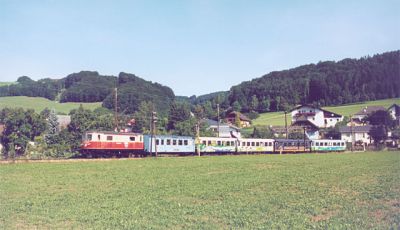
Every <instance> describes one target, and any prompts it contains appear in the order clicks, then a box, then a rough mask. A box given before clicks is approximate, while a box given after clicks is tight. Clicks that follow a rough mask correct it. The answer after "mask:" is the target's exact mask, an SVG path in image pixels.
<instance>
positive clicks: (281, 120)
mask: <svg viewBox="0 0 400 230" xmlns="http://www.w3.org/2000/svg"><path fill="white" fill-rule="evenodd" d="M394 103H397V104H400V98H397V99H386V100H377V101H368V102H364V103H357V104H350V105H342V106H330V107H323V109H326V110H328V111H331V112H334V113H338V114H341V115H343V116H350V115H352V114H355V113H357V112H358V111H360V110H361V109H362V108H364V107H365V106H376V105H380V106H383V107H385V108H388V107H389V106H391V105H393V104H394ZM287 120H288V124H290V121H291V118H290V114H288V116H287ZM253 125H255V126H260V125H272V126H284V125H285V114H284V113H283V112H271V113H263V114H260V117H258V118H257V119H255V120H253Z"/></svg>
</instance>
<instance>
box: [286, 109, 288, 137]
mask: <svg viewBox="0 0 400 230" xmlns="http://www.w3.org/2000/svg"><path fill="white" fill-rule="evenodd" d="M286 114H287V112H286V110H285V134H286V139H288V129H287V118H286Z"/></svg>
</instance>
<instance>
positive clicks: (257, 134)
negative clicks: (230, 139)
mask: <svg viewBox="0 0 400 230" xmlns="http://www.w3.org/2000/svg"><path fill="white" fill-rule="evenodd" d="M251 137H252V138H275V136H274V132H273V131H272V130H271V129H270V128H269V127H254V129H253V133H252V134H251Z"/></svg>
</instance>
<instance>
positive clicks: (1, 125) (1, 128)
mask: <svg viewBox="0 0 400 230" xmlns="http://www.w3.org/2000/svg"><path fill="white" fill-rule="evenodd" d="M4 129H5V125H4V124H0V136H1V135H3V132H4ZM1 151H3V143H1V142H0V152H1Z"/></svg>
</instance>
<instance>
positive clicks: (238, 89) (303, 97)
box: [226, 50, 400, 112]
mask: <svg viewBox="0 0 400 230" xmlns="http://www.w3.org/2000/svg"><path fill="white" fill-rule="evenodd" d="M395 97H400V51H399V50H398V51H393V52H387V53H383V54H379V55H374V56H373V57H363V58H360V59H344V60H341V61H338V62H334V61H325V62H319V63H318V64H310V65H304V66H300V67H297V68H293V69H289V70H284V71H276V72H271V73H269V74H266V75H264V76H262V77H261V78H257V79H254V80H251V81H247V82H243V83H241V84H239V85H237V86H233V87H232V88H231V89H230V91H229V95H228V97H227V99H226V100H227V101H226V104H228V105H229V106H232V107H233V108H235V109H236V110H242V111H245V112H248V111H257V112H266V111H278V110H286V109H288V108H290V107H291V106H293V105H296V104H300V103H310V104H318V105H320V106H327V105H340V104H345V103H353V102H360V101H368V100H377V99H385V98H395Z"/></svg>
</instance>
